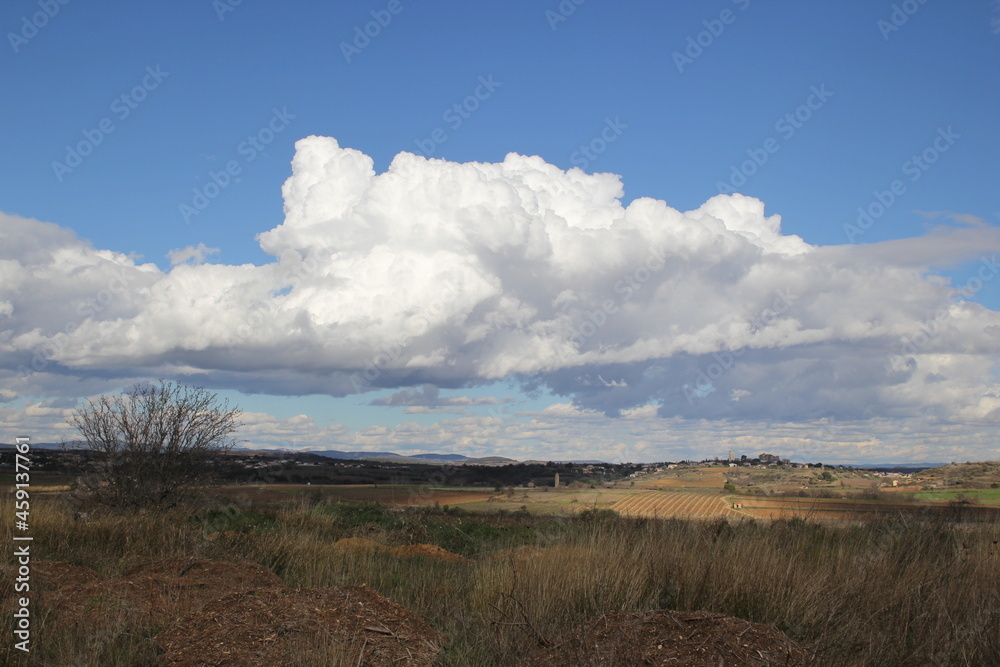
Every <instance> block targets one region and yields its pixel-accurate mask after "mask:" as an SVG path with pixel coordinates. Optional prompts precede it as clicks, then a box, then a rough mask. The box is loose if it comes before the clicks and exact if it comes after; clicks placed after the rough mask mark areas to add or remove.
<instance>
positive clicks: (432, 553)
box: [333, 537, 472, 563]
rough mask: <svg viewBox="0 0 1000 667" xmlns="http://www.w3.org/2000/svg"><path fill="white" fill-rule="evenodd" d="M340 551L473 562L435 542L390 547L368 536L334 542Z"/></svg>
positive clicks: (453, 561) (452, 561)
mask: <svg viewBox="0 0 1000 667" xmlns="http://www.w3.org/2000/svg"><path fill="white" fill-rule="evenodd" d="M333 548H334V549H336V550H338V551H346V552H353V553H367V554H370V553H382V554H388V555H390V556H395V557H396V558H419V557H423V558H433V559H435V560H442V561H445V562H448V563H471V562H472V561H471V560H469V559H468V558H465V557H464V556H459V555H458V554H455V553H452V552H450V551H448V550H447V549H442V548H441V547H439V546H437V545H434V544H407V545H405V546H402V547H389V546H386V545H384V544H382V543H381V542H376V541H375V540H369V539H368V538H367V537H345V538H344V539H342V540H337V541H336V542H334V543H333Z"/></svg>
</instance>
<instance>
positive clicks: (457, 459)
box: [248, 449, 517, 465]
mask: <svg viewBox="0 0 1000 667" xmlns="http://www.w3.org/2000/svg"><path fill="white" fill-rule="evenodd" d="M248 451H249V450H248ZM253 451H257V452H266V453H268V454H280V453H289V454H317V455H319V456H325V457H327V458H331V459H341V460H350V461H383V462H389V463H411V464H421V463H422V464H424V465H432V464H442V463H453V464H458V465H506V464H508V463H516V462H517V461H515V460H514V459H508V458H506V457H503V456H486V457H482V458H470V457H468V456H463V455H461V454H433V453H432V454H414V455H412V456H406V455H403V454H397V453H396V452H344V451H341V450H339V449H256V450H253Z"/></svg>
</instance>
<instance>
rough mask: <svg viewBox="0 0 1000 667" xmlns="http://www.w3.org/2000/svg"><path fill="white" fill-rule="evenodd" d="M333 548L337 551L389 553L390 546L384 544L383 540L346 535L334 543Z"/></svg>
mask: <svg viewBox="0 0 1000 667" xmlns="http://www.w3.org/2000/svg"><path fill="white" fill-rule="evenodd" d="M333 548H334V549H336V550H337V551H351V552H361V553H372V552H378V553H388V552H389V550H390V547H387V546H386V545H384V544H382V543H381V542H376V541H375V540H369V539H368V538H367V537H345V538H344V539H342V540H337V541H336V542H334V543H333Z"/></svg>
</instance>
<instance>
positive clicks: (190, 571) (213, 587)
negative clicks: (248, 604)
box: [106, 558, 285, 623]
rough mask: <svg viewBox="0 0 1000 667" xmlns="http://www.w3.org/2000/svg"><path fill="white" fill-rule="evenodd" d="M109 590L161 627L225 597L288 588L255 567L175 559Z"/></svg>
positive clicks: (114, 581)
mask: <svg viewBox="0 0 1000 667" xmlns="http://www.w3.org/2000/svg"><path fill="white" fill-rule="evenodd" d="M106 586H107V587H108V588H121V589H122V590H123V591H124V594H125V599H126V600H127V601H128V603H129V604H130V605H131V606H132V607H133V608H136V609H139V610H141V611H142V612H144V613H147V614H149V617H150V620H152V621H153V622H155V623H161V622H164V621H167V620H170V619H172V618H175V617H176V616H177V614H178V613H183V612H187V611H191V610H192V609H200V608H201V607H202V606H204V605H205V603H207V602H209V601H211V600H215V599H217V598H220V597H222V596H223V595H227V594H230V593H236V592H248V591H265V590H275V589H279V588H284V587H285V583H284V582H283V581H282V580H281V579H279V578H278V577H277V576H276V575H275V574H274V573H273V572H271V571H270V570H268V569H267V568H266V567H263V566H261V565H255V564H253V563H227V562H224V561H210V560H204V559H199V558H190V559H189V558H171V559H168V560H162V561H157V562H155V563H150V564H148V565H142V566H140V567H137V568H135V569H133V570H131V571H130V572H128V573H127V574H126V575H125V576H123V577H119V578H117V579H111V580H110V581H109V582H108V584H107V585H106Z"/></svg>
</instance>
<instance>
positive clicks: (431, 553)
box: [392, 544, 472, 563]
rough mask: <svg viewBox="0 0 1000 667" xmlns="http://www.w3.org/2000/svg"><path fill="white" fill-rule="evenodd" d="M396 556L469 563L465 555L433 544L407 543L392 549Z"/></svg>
mask: <svg viewBox="0 0 1000 667" xmlns="http://www.w3.org/2000/svg"><path fill="white" fill-rule="evenodd" d="M392 555H393V556H395V557H396V558H433V559H434V560H441V561H445V562H446V563H471V562H472V561H471V560H469V559H468V558H466V557H465V556H459V555H458V554H454V553H452V552H450V551H448V550H447V549H442V548H441V547H439V546H437V545H435V544H408V545H406V546H403V547H396V548H395V549H393V550H392Z"/></svg>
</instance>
